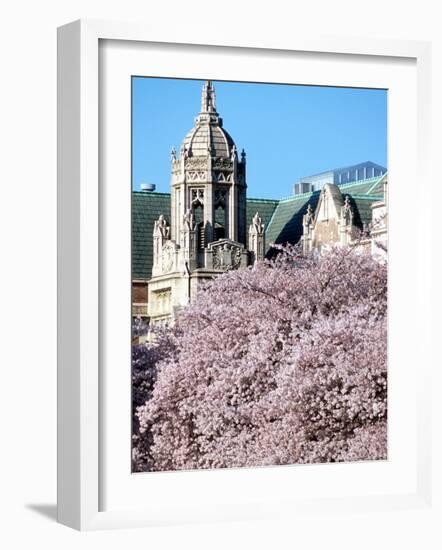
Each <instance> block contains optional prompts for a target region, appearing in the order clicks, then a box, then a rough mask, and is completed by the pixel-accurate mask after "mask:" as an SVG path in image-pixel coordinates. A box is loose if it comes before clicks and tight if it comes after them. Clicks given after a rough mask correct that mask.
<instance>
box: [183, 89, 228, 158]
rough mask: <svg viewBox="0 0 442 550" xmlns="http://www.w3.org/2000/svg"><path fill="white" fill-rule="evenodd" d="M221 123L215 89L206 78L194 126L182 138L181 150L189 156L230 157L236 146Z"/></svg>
mask: <svg viewBox="0 0 442 550" xmlns="http://www.w3.org/2000/svg"><path fill="white" fill-rule="evenodd" d="M222 125H223V121H222V118H221V117H220V116H219V115H218V113H217V112H216V102H215V90H214V88H213V85H212V82H211V81H210V80H207V81H206V83H205V84H204V87H203V91H202V95H201V112H200V114H199V115H198V116H197V117H196V119H195V126H194V128H192V130H190V132H189V133H188V134H187V135H186V137H185V138H184V140H183V143H182V145H181V152H182V153H185V154H186V155H187V156H189V157H201V156H204V157H207V156H208V155H210V156H211V157H223V158H230V157H231V156H232V154H234V152H235V151H236V147H235V143H234V141H233V139H232V138H231V136H230V135H229V133H228V132H226V131H225V130H224V128H223V127H222Z"/></svg>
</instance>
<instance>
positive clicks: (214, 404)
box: [134, 245, 387, 471]
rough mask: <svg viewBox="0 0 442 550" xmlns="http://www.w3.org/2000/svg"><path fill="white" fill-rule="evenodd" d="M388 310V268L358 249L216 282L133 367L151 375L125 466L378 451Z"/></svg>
mask: <svg viewBox="0 0 442 550" xmlns="http://www.w3.org/2000/svg"><path fill="white" fill-rule="evenodd" d="M386 312H387V267H386V265H385V263H381V262H379V261H376V260H374V259H373V258H372V257H371V256H370V255H369V254H366V253H364V252H362V251H358V250H357V248H332V249H330V250H329V251H328V252H325V253H323V254H321V255H320V256H316V257H314V256H310V257H303V256H302V255H301V254H299V252H298V248H297V247H293V246H289V245H288V246H286V247H284V248H282V247H280V250H279V254H278V255H277V256H276V257H274V258H273V259H272V260H271V261H264V262H258V263H257V264H255V266H254V267H253V268H249V269H244V270H237V271H231V272H228V273H226V274H224V275H221V276H219V277H217V278H216V279H214V280H213V281H211V282H210V283H208V284H207V285H206V286H205V288H204V289H202V290H201V291H200V292H199V294H198V296H197V298H196V299H195V301H194V302H193V303H192V304H191V305H190V306H189V307H187V308H185V309H184V310H183V312H182V313H181V314H180V316H179V317H178V319H177V321H176V323H175V325H174V326H173V328H172V329H171V330H170V331H169V333H168V334H167V337H166V336H163V337H162V339H160V340H159V341H158V342H155V344H154V345H153V346H152V345H148V346H145V348H146V349H145V350H143V352H142V355H141V356H140V360H139V364H138V366H137V367H136V369H134V372H135V377H136V376H139V377H140V379H143V376H146V375H145V374H144V371H145V370H148V371H149V372H150V373H155V375H154V379H152V383H151V382H149V384H148V386H149V388H148V389H147V386H146V387H145V388H144V389H143V390H142V391H141V392H140V393H137V392H138V390H137V389H136V390H135V391H134V395H135V399H134V403H135V407H136V416H137V419H138V420H137V424H136V428H137V430H136V435H135V444H134V464H135V469H136V470H137V471H140V470H177V469H193V468H218V467H239V466H261V465H276V464H292V463H310V462H335V461H344V460H370V459H383V458H386V453H387V438H386V422H387V338H386ZM143 365H148V367H146V369H145V367H143ZM137 372H138V374H136V373H137ZM149 376H150V375H149ZM137 380H138V379H137ZM137 380H135V379H134V384H135V386H137V384H138V386H139V383H138V382H137ZM149 380H150V379H149ZM140 387H141V386H140ZM142 401H144V402H143V403H141V402H142Z"/></svg>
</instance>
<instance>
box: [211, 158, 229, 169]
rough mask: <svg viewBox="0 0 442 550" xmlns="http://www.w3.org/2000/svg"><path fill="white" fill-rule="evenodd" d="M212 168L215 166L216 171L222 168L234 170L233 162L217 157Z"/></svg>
mask: <svg viewBox="0 0 442 550" xmlns="http://www.w3.org/2000/svg"><path fill="white" fill-rule="evenodd" d="M212 166H213V168H216V169H219V168H221V169H222V168H232V167H233V162H232V161H231V160H230V159H226V158H222V157H217V158H216V159H215V160H214V161H213V163H212Z"/></svg>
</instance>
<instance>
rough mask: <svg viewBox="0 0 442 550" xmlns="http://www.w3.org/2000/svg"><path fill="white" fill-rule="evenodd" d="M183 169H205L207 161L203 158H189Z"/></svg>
mask: <svg viewBox="0 0 442 550" xmlns="http://www.w3.org/2000/svg"><path fill="white" fill-rule="evenodd" d="M185 167H186V168H192V169H198V168H207V160H206V158H205V157H200V158H198V157H189V158H187V160H186V163H185Z"/></svg>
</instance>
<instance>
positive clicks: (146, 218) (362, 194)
mask: <svg viewBox="0 0 442 550" xmlns="http://www.w3.org/2000/svg"><path fill="white" fill-rule="evenodd" d="M383 179H384V176H377V177H375V178H370V179H367V180H362V181H355V182H352V183H347V184H344V185H340V186H339V189H340V191H341V193H342V195H343V196H344V197H345V195H348V196H349V197H350V203H351V205H352V206H353V211H354V215H355V220H354V221H355V224H356V225H357V226H359V227H361V228H362V226H363V224H364V223H368V222H370V221H371V217H372V214H371V205H372V204H373V202H376V201H379V200H383V195H382V185H383V184H382V180H383ZM319 195H320V192H319V191H315V192H313V193H303V194H301V195H295V196H292V197H289V198H287V199H281V200H276V199H275V200H272V199H254V198H250V199H247V212H246V216H247V220H246V227H248V226H249V225H250V223H251V222H252V218H253V216H254V215H255V213H256V212H258V213H259V215H260V216H261V218H262V220H263V222H264V224H265V227H266V246H267V250H268V249H269V248H270V245H271V244H273V243H275V244H284V243H286V242H291V243H296V242H298V241H299V239H300V238H301V236H302V218H303V215H304V214H305V212H306V211H307V206H308V204H309V203H310V205H311V207H312V208H313V210H314V209H315V208H316V206H317V204H318V200H319ZM160 214H163V215H164V216H165V217H166V219H167V220H168V221H170V194H169V193H156V192H155V193H146V192H142V191H141V192H140V191H134V192H133V195H132V277H133V278H134V279H149V278H150V277H151V274H152V260H153V257H152V255H153V252H152V234H153V226H154V222H155V220H157V219H158V217H159V216H160Z"/></svg>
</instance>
